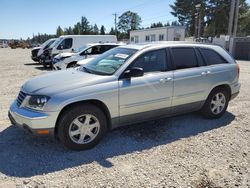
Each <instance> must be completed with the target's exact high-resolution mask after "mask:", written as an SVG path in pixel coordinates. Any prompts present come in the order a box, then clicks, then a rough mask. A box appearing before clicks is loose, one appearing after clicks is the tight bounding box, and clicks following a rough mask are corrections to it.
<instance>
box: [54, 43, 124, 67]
mask: <svg viewBox="0 0 250 188" xmlns="http://www.w3.org/2000/svg"><path fill="white" fill-rule="evenodd" d="M120 45H121V44H117V43H89V44H87V45H85V46H82V47H81V48H79V49H77V50H76V51H75V52H74V53H73V52H65V53H61V54H58V55H56V56H55V57H54V58H53V61H52V65H53V68H54V69H55V70H63V69H67V68H71V67H75V66H76V65H77V62H78V61H80V60H83V59H87V58H92V57H97V56H98V55H100V54H102V53H104V52H106V51H108V50H110V49H112V48H115V47H117V46H120Z"/></svg>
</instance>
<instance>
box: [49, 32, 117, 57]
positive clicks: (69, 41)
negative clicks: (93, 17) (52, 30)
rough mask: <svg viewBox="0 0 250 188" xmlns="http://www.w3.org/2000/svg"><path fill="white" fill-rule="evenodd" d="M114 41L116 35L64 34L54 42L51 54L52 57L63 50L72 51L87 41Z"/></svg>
mask: <svg viewBox="0 0 250 188" xmlns="http://www.w3.org/2000/svg"><path fill="white" fill-rule="evenodd" d="M96 42H102V43H104V42H112V43H116V42H117V38H116V36H115V35H64V36H61V37H59V38H58V39H57V41H56V42H55V43H54V45H53V48H52V51H51V55H52V57H53V56H55V55H57V54H59V53H62V52H72V51H74V50H76V49H78V48H80V47H82V46H83V45H85V44H87V43H96Z"/></svg>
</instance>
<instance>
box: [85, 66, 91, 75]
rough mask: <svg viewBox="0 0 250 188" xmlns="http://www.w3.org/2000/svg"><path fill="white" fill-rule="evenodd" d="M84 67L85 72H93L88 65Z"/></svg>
mask: <svg viewBox="0 0 250 188" xmlns="http://www.w3.org/2000/svg"><path fill="white" fill-rule="evenodd" d="M83 69H84V71H85V72H87V73H91V74H93V72H92V71H91V70H90V69H88V68H87V67H83Z"/></svg>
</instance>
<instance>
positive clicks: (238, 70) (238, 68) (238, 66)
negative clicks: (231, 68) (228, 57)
mask: <svg viewBox="0 0 250 188" xmlns="http://www.w3.org/2000/svg"><path fill="white" fill-rule="evenodd" d="M236 65H237V73H238V78H239V77H240V65H239V64H238V63H237V64H236Z"/></svg>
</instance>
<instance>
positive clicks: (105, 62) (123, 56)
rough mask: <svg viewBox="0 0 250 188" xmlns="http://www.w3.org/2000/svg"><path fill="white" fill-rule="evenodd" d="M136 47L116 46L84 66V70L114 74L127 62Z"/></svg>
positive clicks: (101, 73) (100, 73)
mask: <svg viewBox="0 0 250 188" xmlns="http://www.w3.org/2000/svg"><path fill="white" fill-rule="evenodd" d="M136 51H137V50H136V49H129V48H114V49H112V50H109V51H107V52H105V53H103V54H102V55H100V56H98V57H97V58H95V59H93V60H92V61H90V62H89V63H87V64H86V65H84V66H83V70H85V71H86V72H90V73H93V74H99V75H112V74H114V73H115V72H116V71H117V70H118V69H119V68H120V67H121V66H122V65H123V63H124V62H126V61H127V60H128V59H129V58H130V57H131V56H132V55H133V54H135V52H136Z"/></svg>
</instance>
